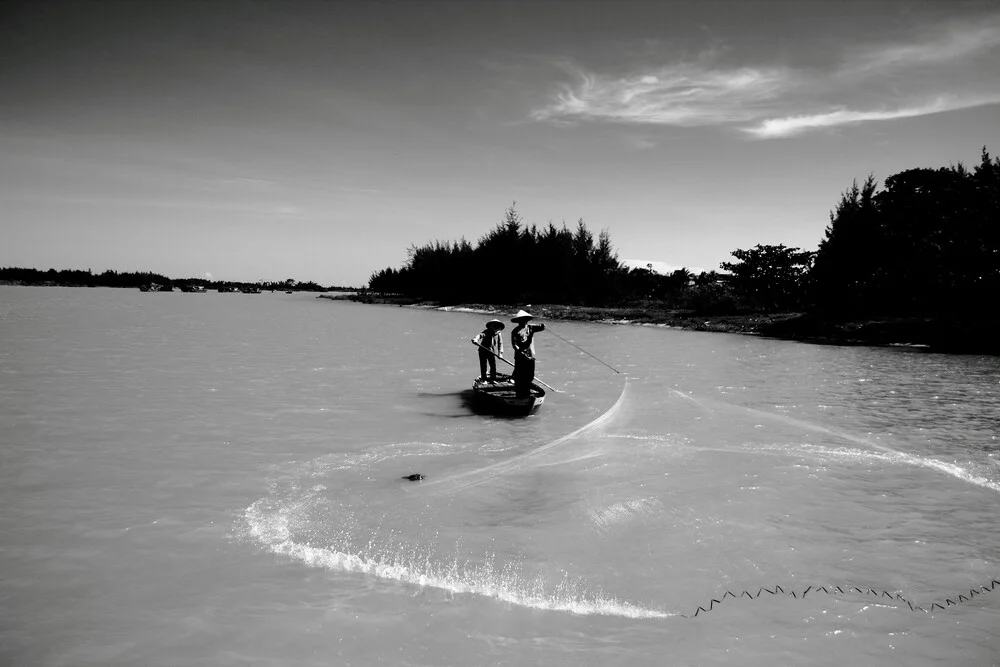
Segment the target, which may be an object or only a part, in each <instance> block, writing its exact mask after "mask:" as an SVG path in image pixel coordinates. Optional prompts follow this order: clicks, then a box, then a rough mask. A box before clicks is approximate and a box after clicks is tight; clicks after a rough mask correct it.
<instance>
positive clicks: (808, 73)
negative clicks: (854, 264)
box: [0, 0, 1000, 286]
mask: <svg viewBox="0 0 1000 667" xmlns="http://www.w3.org/2000/svg"><path fill="white" fill-rule="evenodd" d="M984 146H986V147H987V149H988V150H989V151H990V152H991V154H993V155H996V154H997V153H1000V3H998V2H995V1H981V2H962V1H961V0H947V1H943V2H912V1H906V2H876V1H869V0H843V1H836V2H820V1H815V0H814V1H809V0H799V1H793V2H752V1H740V2H738V1H737V0H725V1H722V2H712V1H699V2H682V1H679V0H678V1H663V2H628V1H616V2H610V1H609V2H572V1H570V0H547V1H546V0H538V1H534V2H488V1H485V0H477V1H468V2H446V3H445V2H420V1H419V0H406V1H397V2H388V1H381V2H380V1H369V2H357V3H353V2H345V1H338V2H300V3H296V2H291V1H288V2H225V1H223V0H206V1H204V2H194V1H183V0H180V1H172V2H166V1H165V0H153V1H147V2H143V1H142V0H132V1H124V2H74V3H68V2H55V1H50V2H13V3H12V2H7V3H2V5H0V266H19V267H29V268H30V267H33V268H40V269H47V268H56V269H88V268H89V269H92V270H93V271H95V272H101V271H104V270H105V269H114V270H118V271H155V272H158V273H162V274H165V275H168V276H170V277H174V278H184V277H209V278H213V279H215V280H240V281H256V280H285V279H287V278H293V279H295V280H301V281H315V282H318V283H320V284H323V285H342V286H360V285H364V284H366V283H367V281H368V277H369V276H370V275H371V274H372V273H373V272H375V271H378V270H380V269H383V268H386V267H389V266H391V267H397V268H398V267H400V266H401V265H402V264H403V262H405V260H406V250H407V248H408V247H410V246H411V245H418V246H419V245H423V244H425V243H427V242H430V241H435V240H443V241H455V240H458V239H461V238H466V239H468V240H469V241H471V242H473V243H475V242H476V241H477V240H478V239H479V238H481V237H482V236H484V235H485V234H486V233H487V232H489V231H490V229H492V228H493V227H495V226H496V225H497V223H499V222H500V221H501V219H502V218H503V215H504V211H505V209H506V208H507V207H509V206H511V205H512V203H514V202H516V208H517V210H518V211H519V212H520V214H521V215H522V217H523V218H524V220H525V221H526V222H527V223H529V224H535V225H538V226H539V227H541V226H544V225H547V224H548V223H549V222H552V223H554V224H556V225H557V226H561V225H562V224H563V223H565V224H567V225H569V226H570V227H571V228H572V227H575V225H576V221H577V220H578V219H581V218H582V219H583V220H584V222H585V223H586V225H587V227H588V228H589V229H590V230H591V231H593V232H594V233H595V235H596V233H597V231H600V230H603V229H607V230H608V232H609V234H610V237H611V241H612V244H613V245H614V247H615V249H616V251H617V253H618V257H619V259H621V260H623V261H625V262H626V263H628V264H629V265H638V266H645V265H646V264H647V263H652V264H654V266H655V267H656V268H657V269H658V270H661V271H669V270H673V269H675V268H679V267H687V268H689V269H691V270H694V271H696V272H697V271H701V270H712V269H718V265H719V263H720V262H725V261H729V260H731V259H732V257H731V256H730V253H731V252H732V251H733V250H735V249H737V248H750V247H753V246H754V245H756V244H758V243H760V244H784V245H786V246H791V247H799V248H802V249H808V250H812V249H815V248H816V247H817V245H818V243H819V242H820V241H821V240H822V238H823V234H824V230H825V228H826V226H827V225H828V224H829V214H830V211H831V210H832V209H833V208H834V207H835V206H836V203H837V201H838V200H839V197H840V194H841V193H842V192H843V191H844V190H846V189H847V188H849V187H850V186H851V184H852V182H853V181H854V180H857V181H859V182H860V181H862V180H863V179H864V178H865V177H867V176H868V175H869V174H873V175H874V176H875V177H876V178H877V179H879V180H880V181H881V180H883V179H885V178H886V177H887V176H891V175H892V174H895V173H898V172H900V171H903V170H905V169H911V168H917V167H931V168H938V167H945V166H950V165H955V164H958V163H959V162H961V163H964V164H966V165H967V166H972V165H975V164H977V163H978V161H979V157H980V153H981V151H982V148H983V147H984ZM518 266H519V262H518V258H516V257H511V264H510V267H511V268H516V267H518Z"/></svg>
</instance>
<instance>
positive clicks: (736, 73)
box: [532, 64, 791, 127]
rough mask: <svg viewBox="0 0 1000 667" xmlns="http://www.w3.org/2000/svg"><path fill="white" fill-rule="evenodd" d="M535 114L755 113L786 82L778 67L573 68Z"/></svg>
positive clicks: (628, 117) (672, 121)
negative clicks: (606, 72) (622, 73)
mask: <svg viewBox="0 0 1000 667" xmlns="http://www.w3.org/2000/svg"><path fill="white" fill-rule="evenodd" d="M577 77H578V82H577V84H576V85H573V86H564V87H563V88H562V90H560V91H559V92H558V93H557V94H556V95H555V99H554V100H553V101H552V103H551V104H549V105H548V106H546V107H543V108H541V109H536V110H535V111H534V112H533V113H532V117H533V118H534V119H535V120H549V119H560V120H571V119H605V120H612V121H619V122H627V123H648V124H659V125H678V126H681V127H692V126H697V125H709V124H717V123H729V122H734V121H746V120H749V119H752V118H754V117H757V116H758V115H759V113H760V110H759V108H758V106H759V105H760V104H762V103H766V102H768V101H770V100H773V99H775V98H776V96H777V95H778V93H779V92H780V91H782V90H783V89H786V88H788V87H789V86H790V85H791V81H790V77H791V74H790V73H789V72H787V71H785V70H782V69H780V68H772V69H754V68H749V67H745V68H739V69H732V70H721V69H720V70H713V69H708V68H706V67H704V66H702V65H696V64H679V65H673V66H668V67H663V68H660V69H658V70H655V71H645V72H642V73H639V74H635V75H631V76H626V77H621V78H615V77H607V76H601V75H598V74H591V73H587V72H584V71H582V70H580V71H578V72H577Z"/></svg>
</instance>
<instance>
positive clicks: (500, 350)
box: [496, 331, 503, 359]
mask: <svg viewBox="0 0 1000 667" xmlns="http://www.w3.org/2000/svg"><path fill="white" fill-rule="evenodd" d="M496 336H497V354H498V355H499V356H500V358H501V359H503V336H502V335H501V334H500V332H499V331H498V332H497V333H496Z"/></svg>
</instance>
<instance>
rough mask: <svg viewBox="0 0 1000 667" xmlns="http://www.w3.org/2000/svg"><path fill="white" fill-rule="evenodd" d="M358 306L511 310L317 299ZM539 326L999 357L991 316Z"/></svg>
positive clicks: (557, 314)
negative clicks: (638, 329)
mask: <svg viewBox="0 0 1000 667" xmlns="http://www.w3.org/2000/svg"><path fill="white" fill-rule="evenodd" d="M320 298H328V299H344V300H351V301H358V302H361V303H374V304H384V305H397V306H410V307H415V308H447V309H449V310H470V311H477V312H482V313H496V314H497V315H498V316H499V315H500V314H509V313H513V312H516V310H517V308H516V307H513V306H497V305H491V304H482V303H466V304H442V303H438V302H434V301H419V300H415V299H410V298H406V297H373V296H371V295H368V294H357V295H350V296H345V295H338V296H322V297H320ZM528 309H529V310H530V311H531V313H532V314H533V315H535V316H536V317H537V318H538V319H542V320H567V321H577V322H601V323H609V324H640V325H643V324H645V325H658V326H666V327H674V328H677V329H689V330H692V331H714V332H724V333H738V334H748V335H759V336H766V337H769V338H779V339H783V340H796V341H802V342H808V343H817V344H828V345H874V346H897V345H906V346H913V347H920V348H924V349H927V350H928V351H935V352H949V353H958V354H991V355H1000V335H998V333H997V332H998V331H1000V318H998V317H996V316H993V315H977V316H966V317H938V318H933V317H885V318H871V319H866V320H836V319H830V318H823V317H819V316H816V315H810V314H803V313H768V314H763V313H748V314H741V315H706V314H704V313H697V312H695V311H690V310H679V309H670V308H664V307H662V306H661V305H659V304H657V303H655V302H651V303H643V304H635V305H631V306H627V307H595V306H562V305H557V304H536V305H531V306H530V308H528Z"/></svg>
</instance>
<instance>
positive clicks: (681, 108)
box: [531, 20, 1000, 139]
mask: <svg viewBox="0 0 1000 667" xmlns="http://www.w3.org/2000/svg"><path fill="white" fill-rule="evenodd" d="M997 51H1000V20H990V21H986V22H981V23H980V24H977V25H974V26H970V25H966V26H950V27H945V28H943V29H941V30H939V31H938V32H937V33H936V34H934V35H932V36H930V37H929V38H925V39H923V40H913V41H910V42H907V43H895V44H889V45H885V46H882V47H879V48H868V49H860V50H856V51H855V52H854V53H851V54H849V55H845V57H844V59H843V61H842V62H841V63H840V64H838V65H835V66H833V67H831V68H830V69H828V70H827V71H818V72H817V71H808V72H807V71H805V70H797V69H795V68H792V67H786V66H763V65H760V66H749V65H748V66H744V67H729V68H726V67H717V66H712V65H711V64H704V63H702V62H697V63H677V64H673V65H668V66H664V67H660V68H657V69H648V70H643V71H635V72H630V73H628V74H626V75H621V76H609V75H603V74H598V73H594V72H587V71H585V70H582V69H577V70H574V71H573V74H574V77H575V79H576V81H575V83H573V84H569V85H565V84H564V85H563V86H561V87H560V88H559V89H558V90H556V91H555V92H554V94H553V95H552V97H551V98H550V102H549V103H548V104H547V105H545V106H543V107H541V108H538V109H535V110H534V111H533V112H532V113H531V117H532V118H533V119H534V120H536V121H555V122H563V123H574V122H584V121H606V122H613V123H624V124H632V125H660V126H674V127H699V126H732V127H736V128H739V129H741V130H743V131H744V132H745V133H746V134H747V135H748V136H751V137H754V138H758V139H773V138H779V137H791V136H795V135H798V134H802V133H804V132H808V131H813V130H819V129H823V128H832V127H838V126H843V125H856V124H859V123H866V122H871V121H887V120H894V119H900V118H913V117H917V116H924V115H928V114H937V113H943V112H946V111H954V110H959V109H967V108H972V107H979V106H984V105H991V104H998V103H1000V68H997V67H996V65H995V63H996V62H997V59H996V57H997V55H998V54H997Z"/></svg>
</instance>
